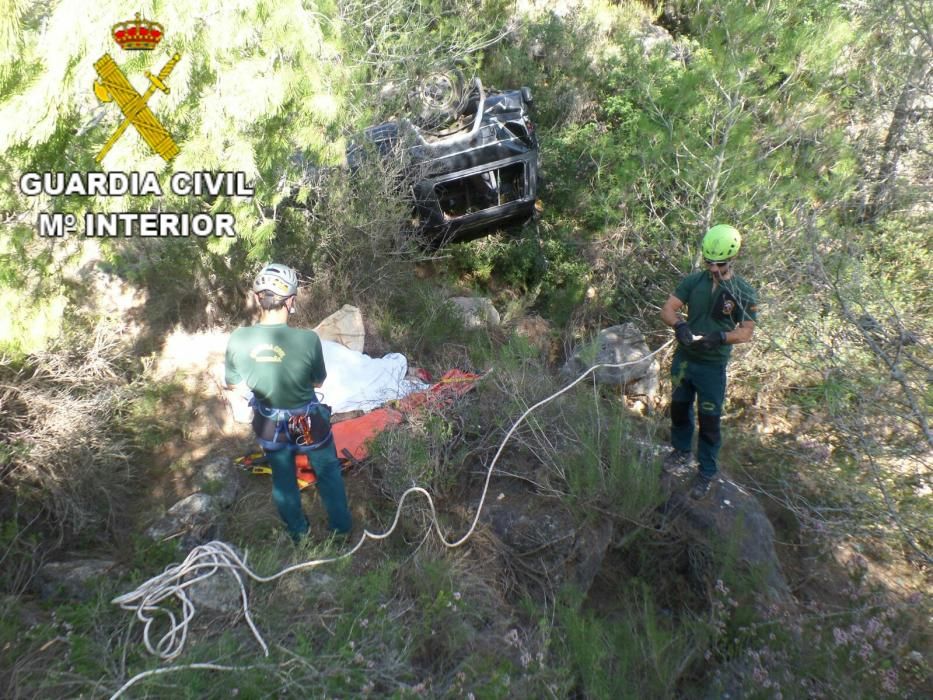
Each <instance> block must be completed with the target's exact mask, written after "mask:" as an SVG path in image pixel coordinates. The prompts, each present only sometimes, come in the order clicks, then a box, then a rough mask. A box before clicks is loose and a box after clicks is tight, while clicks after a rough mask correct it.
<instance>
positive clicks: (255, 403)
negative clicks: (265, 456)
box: [250, 396, 333, 452]
mask: <svg viewBox="0 0 933 700" xmlns="http://www.w3.org/2000/svg"><path fill="white" fill-rule="evenodd" d="M250 405H251V406H252V407H253V432H254V433H255V434H256V440H257V441H258V442H259V445H260V447H262V449H263V450H265V451H266V452H277V451H278V450H282V449H285V448H291V449H292V450H294V451H297V452H311V451H313V450H319V449H320V448H322V447H324V446H325V445H327V444H329V443H330V441H331V440H333V432H332V431H331V428H330V406H328V405H326V404H323V403H321V402H320V401H319V400H318V398H317V396H315V397H314V398H313V399H312V400H311V401H309V402H308V403H306V404H305V405H304V406H301V407H299V408H272V407H270V406H267V405H266V404H265V403H263V402H262V401H259V400H258V399H256V398H253V399H252V400H251V401H250Z"/></svg>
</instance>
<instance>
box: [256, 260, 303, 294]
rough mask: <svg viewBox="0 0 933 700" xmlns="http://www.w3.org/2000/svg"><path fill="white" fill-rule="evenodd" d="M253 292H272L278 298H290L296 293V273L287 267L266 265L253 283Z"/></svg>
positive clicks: (273, 264) (274, 264) (272, 264)
mask: <svg viewBox="0 0 933 700" xmlns="http://www.w3.org/2000/svg"><path fill="white" fill-rule="evenodd" d="M253 291H254V292H256V293H257V294H259V293H261V292H272V293H273V294H275V295H277V296H280V297H291V296H295V294H297V293H298V273H296V272H295V271H294V270H293V269H292V268H290V267H288V266H287V265H279V264H277V263H271V264H269V265H266V266H265V267H264V268H262V270H260V271H259V274H258V275H256V279H255V280H254V281H253Z"/></svg>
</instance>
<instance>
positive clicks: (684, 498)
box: [661, 467, 791, 603]
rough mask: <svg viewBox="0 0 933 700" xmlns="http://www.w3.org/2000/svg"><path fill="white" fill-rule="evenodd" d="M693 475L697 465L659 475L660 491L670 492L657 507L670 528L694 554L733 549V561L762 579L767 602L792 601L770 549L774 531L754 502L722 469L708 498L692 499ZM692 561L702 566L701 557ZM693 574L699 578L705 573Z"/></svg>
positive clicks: (754, 499) (714, 480)
mask: <svg viewBox="0 0 933 700" xmlns="http://www.w3.org/2000/svg"><path fill="white" fill-rule="evenodd" d="M695 474H696V468H695V467H680V468H678V469H675V470H673V471H667V472H665V473H664V474H663V475H662V477H661V484H662V487H664V488H665V489H666V490H668V492H669V493H670V496H669V498H668V499H667V502H666V503H665V504H664V505H663V506H662V507H661V510H662V512H663V513H664V514H665V515H666V516H667V518H668V522H669V524H670V526H671V527H672V528H673V530H674V531H675V532H677V533H678V534H679V535H681V536H682V537H683V538H684V539H685V541H686V542H687V546H688V547H689V548H693V549H695V550H697V551H700V550H707V551H709V550H712V551H716V550H717V549H719V548H730V549H734V553H735V557H736V560H737V563H738V564H739V565H740V566H742V567H744V568H745V569H746V570H747V571H750V572H752V573H753V574H755V575H757V576H760V577H761V580H762V583H763V584H764V588H763V589H762V591H761V593H762V594H763V598H764V599H765V600H766V601H767V602H769V603H773V602H781V603H785V602H790V601H791V593H790V588H789V587H788V585H787V581H786V580H785V578H784V572H783V571H782V569H781V564H780V562H779V561H778V557H777V552H776V551H775V548H774V528H773V527H772V525H771V521H770V520H768V517H767V515H766V514H765V511H764V508H762V506H761V504H760V503H759V502H758V499H757V498H755V497H754V496H753V495H752V494H750V493H749V492H748V491H746V490H745V489H744V488H742V487H741V486H739V485H738V484H736V483H735V482H734V481H733V480H732V479H731V478H729V476H728V475H727V474H725V473H724V472H722V471H720V472H719V474H718V475H717V476H716V477H715V478H714V479H713V483H712V485H711V486H710V490H709V492H708V493H707V495H706V496H705V497H704V498H702V499H700V500H693V499H692V498H690V496H689V491H690V487H691V484H692V482H693V479H694V475H695ZM691 560H692V561H697V562H701V561H704V557H702V556H694V557H691ZM693 573H694V575H695V576H696V577H698V578H703V577H704V575H705V574H706V573H708V572H703V571H695V572H693Z"/></svg>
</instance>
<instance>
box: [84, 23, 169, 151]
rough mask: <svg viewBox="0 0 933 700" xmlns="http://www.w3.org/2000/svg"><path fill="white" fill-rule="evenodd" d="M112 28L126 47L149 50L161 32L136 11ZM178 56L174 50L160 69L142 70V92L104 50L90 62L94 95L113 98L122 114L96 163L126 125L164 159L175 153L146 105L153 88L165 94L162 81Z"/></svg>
mask: <svg viewBox="0 0 933 700" xmlns="http://www.w3.org/2000/svg"><path fill="white" fill-rule="evenodd" d="M112 30H113V39H114V41H116V42H117V44H119V45H120V48H122V49H124V50H126V51H152V50H153V49H154V48H155V47H156V46H158V45H159V42H160V41H162V37H163V36H164V35H165V28H164V27H163V26H162V25H161V24H159V23H158V22H153V21H151V20H148V19H142V18H141V17H140V16H139V13H138V12H137V13H136V18H135V19H132V20H127V21H125V22H118V23H117V24H115V25H113V28H112ZM179 59H181V54H178V53H176V54H174V55H173V56H172V57H171V58H170V59H169V60H168V61H167V62H166V64H165V65H164V66H162V70H160V71H159V74H158V75H153V74H152V73H150V72H149V71H146V77H147V78H148V79H149V88H148V89H147V90H146V92H144V93H143V94H142V95H140V94H139V93H138V92H137V91H136V89H135V88H134V87H133V86H132V85H130V82H129V81H128V80H127V79H126V76H125V75H124V74H123V71H121V70H120V67H119V66H118V65H117V64H116V62H115V61H114V60H113V59H112V58H111V57H110V54H104V55H103V56H102V57H101V58H100V59H98V61H97V62H96V63H95V64H94V70H95V71H97V75H98V76H99V80H95V81H94V94H95V95H97V99H99V100H100V101H101V102H116V103H117V106H119V107H120V111H121V112H122V113H123V117H124V119H123V121H122V122H121V123H120V126H118V127H117V129H116V131H114V132H113V135H112V136H111V137H110V139H109V140H108V141H107V143H105V144H104V147H103V148H102V149H100V153H98V154H97V158H96V160H97V162H98V163H100V162H101V161H102V160H103V159H104V156H106V155H107V153H108V151H110V149H111V147H113V144H115V143H116V142H117V139H119V138H120V137H121V136H122V135H123V132H124V131H126V130H127V128H128V127H130V126H132V127H133V128H135V129H136V131H138V132H139V135H140V136H142V138H143V140H144V141H145V142H146V143H147V144H149V147H150V148H151V149H152V150H153V151H155V152H156V153H158V154H159V155H160V156H162V158H164V159H165V160H166V161H170V160H171V159H172V158H174V157H175V156H176V155H178V146H177V145H176V144H175V141H174V140H173V139H172V136H171V134H169V133H168V130H167V129H166V128H165V127H164V126H162V124H161V123H160V122H159V120H158V119H157V118H156V116H155V115H154V114H153V113H152V110H151V109H149V104H148V103H149V98H150V97H152V95H153V94H154V93H155V91H156V90H161V91H162V92H164V93H166V94H168V92H169V87H168V85H166V80H168V77H169V75H170V74H171V72H172V69H173V68H174V67H175V64H176V63H178V61H179Z"/></svg>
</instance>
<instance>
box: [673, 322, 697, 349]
mask: <svg viewBox="0 0 933 700" xmlns="http://www.w3.org/2000/svg"><path fill="white" fill-rule="evenodd" d="M674 335H676V336H677V340H678V342H680V343H681V344H683V345H690V343H692V342H693V331H691V330H690V326H688V325H687V322H686V321H678V322H677V323H675V324H674Z"/></svg>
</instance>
